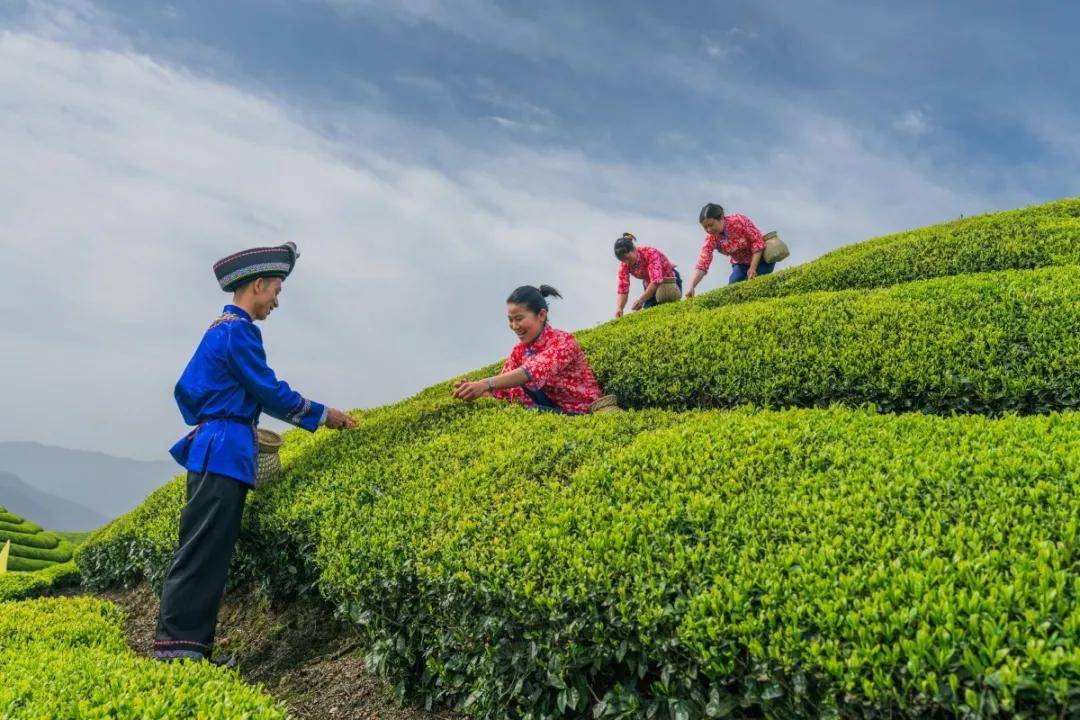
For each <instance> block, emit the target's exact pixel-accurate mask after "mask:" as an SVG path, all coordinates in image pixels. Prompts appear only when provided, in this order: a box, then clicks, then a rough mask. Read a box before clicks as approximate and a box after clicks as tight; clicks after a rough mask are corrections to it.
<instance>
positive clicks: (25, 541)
mask: <svg viewBox="0 0 1080 720" xmlns="http://www.w3.org/2000/svg"><path fill="white" fill-rule="evenodd" d="M9 541H10V543H11V547H10V550H9V553H10V555H9V557H8V562H7V569H8V570H12V571H27V570H44V569H46V568H50V567H52V566H54V565H58V564H62V563H66V562H69V561H70V560H71V554H72V551H73V550H74V545H73V544H72V543H71V542H70V541H69V540H66V539H64V538H62V537H60V536H58V535H57V534H56V533H51V532H46V531H45V530H43V529H42V527H41V526H40V525H38V524H37V523H34V522H31V521H30V520H26V519H24V518H21V517H19V516H18V515H15V514H14V513H10V512H8V511H7V508H5V507H4V506H3V505H0V547H3V546H4V545H5V544H6V543H7V542H9Z"/></svg>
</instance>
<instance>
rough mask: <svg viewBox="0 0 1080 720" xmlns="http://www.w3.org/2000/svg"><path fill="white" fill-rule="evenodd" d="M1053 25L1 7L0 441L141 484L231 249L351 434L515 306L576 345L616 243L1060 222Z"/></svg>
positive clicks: (954, 17)
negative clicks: (706, 209) (266, 254)
mask: <svg viewBox="0 0 1080 720" xmlns="http://www.w3.org/2000/svg"><path fill="white" fill-rule="evenodd" d="M1078 26H1080V9H1078V7H1077V6H1075V5H1072V4H1066V3H1037V2H1034V3H1026V4H1023V5H1021V4H1018V3H949V4H944V3H905V4H898V3H834V2H803V3H791V2H760V1H759V2H753V3H750V2H729V3H723V4H719V3H706V2H669V3H635V2H623V3H584V2H578V3H559V2H553V3H503V2H493V1H491V0H459V1H457V2H440V1H439V0H401V1H399V2H375V1H368V0H292V1H288V2H287V1H286V0H264V1H263V2H254V0H230V2H225V3H222V2H201V1H197V2H185V3H179V2H177V3H173V4H171V5H170V4H165V3H160V2H144V3H132V2H118V1H111V0H98V1H97V2H92V1H91V0H55V1H54V2H38V1H37V0H33V1H29V2H28V1H26V0H0V154H2V155H3V156H4V157H5V159H6V163H5V166H4V168H2V169H0V198H3V199H0V212H2V213H3V214H4V216H5V217H6V218H7V222H6V223H5V227H4V228H2V229H0V242H2V243H3V245H4V247H5V250H6V251H7V254H8V257H9V275H10V280H9V281H8V282H7V283H6V285H5V287H3V288H2V289H0V312H4V313H5V316H6V317H8V318H11V319H12V320H11V321H10V322H8V323H6V324H5V327H3V328H0V346H2V347H4V348H5V350H3V351H0V372H3V373H4V374H5V376H6V377H7V378H9V379H10V380H11V385H12V387H13V388H14V390H13V391H12V392H13V393H14V400H15V402H16V404H17V406H18V407H20V408H25V413H17V414H15V415H12V414H8V417H7V418H6V419H4V420H3V421H0V439H32V440H41V441H44V442H52V443H55V444H63V445H67V446H71V447H81V448H90V449H101V450H106V451H110V452H116V453H121V454H128V455H132V456H137V457H160V456H162V454H163V452H164V448H166V447H167V446H168V445H169V444H170V443H171V441H172V439H174V438H175V436H177V435H178V434H179V433H180V432H182V430H183V428H182V427H180V426H179V422H178V418H177V416H176V411H175V408H174V407H173V405H172V402H171V395H170V392H171V387H172V383H173V382H174V381H175V378H176V377H177V376H178V374H179V371H180V370H181V369H182V367H183V363H184V362H186V359H187V357H188V355H189V354H190V352H191V349H192V347H193V346H194V344H195V343H196V342H197V340H198V336H199V333H200V332H201V328H202V327H204V326H205V324H206V323H207V322H208V319H211V318H212V316H213V314H214V313H215V312H216V311H217V310H219V309H220V307H219V306H220V304H221V302H222V301H223V300H224V298H223V297H222V296H221V295H220V293H217V292H216V291H215V289H214V286H213V283H212V276H210V274H209V270H208V267H209V265H210V264H211V263H212V262H213V260H215V259H216V258H217V257H220V256H221V255H224V254H226V253H228V252H230V251H232V250H234V249H237V248H241V247H245V246H249V245H255V244H270V243H277V242H284V241H285V240H294V241H297V242H298V243H299V244H300V247H301V252H302V255H303V258H302V260H301V266H300V271H299V272H298V274H297V275H296V276H295V277H294V278H291V279H290V282H289V288H288V297H287V298H286V304H285V305H283V308H282V311H281V313H280V314H279V315H276V316H275V317H274V319H273V321H272V322H271V323H270V324H269V326H268V328H267V331H266V333H267V336H268V339H269V342H268V345H269V347H270V350H271V359H272V360H273V361H274V364H275V366H276V367H277V369H278V370H279V372H280V373H281V375H282V376H284V377H286V378H288V379H289V380H290V381H291V382H292V383H293V384H294V385H296V386H298V387H299V389H301V390H302V391H304V392H306V393H308V394H310V395H312V396H314V397H315V398H316V399H319V400H324V401H327V402H331V403H334V404H339V405H344V406H350V407H355V406H370V405H373V404H380V403H385V402H391V401H393V400H395V399H398V398H400V397H402V396H404V395H406V394H408V393H411V392H413V391H415V390H418V389H420V388H422V387H424V386H425V385H427V384H430V383H432V382H435V381H438V380H441V379H444V378H447V377H451V376H453V375H454V374H455V373H458V372H462V371H464V370H467V369H469V368H472V367H476V366H479V365H481V364H484V363H487V362H489V361H491V360H492V359H494V358H497V357H500V356H502V355H504V354H505V353H506V352H507V351H508V350H509V349H510V346H511V345H512V341H513V338H512V336H511V335H510V334H509V332H508V331H507V330H506V328H505V326H504V320H503V317H502V316H503V307H502V300H503V299H504V298H505V296H506V294H507V293H508V292H509V291H510V290H511V289H513V287H515V286H517V285H519V284H522V283H539V282H550V283H552V284H555V285H557V286H558V287H560V289H561V290H563V292H564V294H565V295H566V296H567V299H566V301H565V302H563V303H561V304H560V305H559V306H557V310H556V314H555V316H554V318H553V319H554V320H555V322H556V323H557V324H559V325H561V326H563V327H566V328H568V329H575V328H580V327H590V326H593V325H595V324H597V323H599V322H602V321H605V320H606V319H607V318H609V317H610V315H611V312H612V310H613V308H614V285H615V269H616V268H615V263H614V259H613V258H612V257H611V250H610V246H611V242H612V241H613V240H614V238H615V237H617V236H618V235H619V234H620V233H622V232H623V231H626V230H629V231H632V232H634V233H635V234H637V235H638V237H639V238H640V239H641V240H642V242H646V243H648V244H653V245H657V246H659V247H661V248H662V249H664V250H665V251H667V253H668V254H669V255H670V256H671V257H672V258H673V260H675V261H676V262H677V263H678V264H679V266H680V267H681V268H682V269H684V270H686V271H688V270H689V269H690V267H691V266H692V263H693V261H694V259H695V257H696V254H697V249H698V246H699V244H700V241H701V233H700V231H699V229H698V227H697V225H696V216H697V211H698V209H699V208H700V206H701V205H702V204H703V203H704V202H708V201H714V202H720V203H722V204H724V205H725V206H726V207H728V208H729V209H731V210H735V211H742V212H745V213H747V214H749V215H750V216H751V217H752V218H753V219H754V220H755V221H757V222H758V224H759V225H761V226H762V227H763V228H767V229H777V230H779V231H780V232H781V234H782V235H783V236H784V237H785V238H786V239H788V241H789V244H790V245H791V247H792V250H793V257H792V262H801V261H805V260H809V259H811V258H813V257H816V256H818V255H820V254H821V253H823V252H825V251H827V250H829V249H831V248H834V247H838V246H840V245H845V244H848V243H852V242H857V241H859V240H863V239H866V238H869V237H872V236H875V235H880V234H884V233H887V232H892V231H896V230H901V229H905V228H909V227H916V226H920V225H925V224H928V223H932V222H938V221H942V220H948V219H952V218H956V217H959V216H960V215H969V214H974V213H980V212H987V211H992V210H999V209H1006V208H1011V207H1018V206H1023V205H1027V204H1031V203H1034V202H1039V201H1044V200H1051V199H1056V198H1060V197H1066V196H1070V195H1075V194H1076V187H1077V180H1078V179H1080V135H1077V133H1076V128H1077V127H1080V103H1078V102H1077V101H1076V99H1075V98H1077V97H1080V72H1078V70H1080V68H1078V67H1077V61H1076V59H1075V55H1076V53H1075V51H1074V49H1073V47H1072V44H1073V38H1072V35H1073V34H1074V30H1075V28H1076V27H1078ZM714 267H716V266H714ZM721 275H722V273H719V272H714V273H712V274H711V275H710V277H709V278H708V279H707V280H706V282H705V287H706V288H710V287H715V286H716V285H717V284H719V283H720V282H722V280H723V278H722V277H721ZM45 287H47V288H49V292H47V293H44V294H43V293H42V288H45ZM42 314H44V315H46V316H47V317H49V318H50V319H51V323H49V324H46V325H43V324H42V323H41V322H39V321H38V319H37V318H38V317H39V316H41V315H42ZM57 407H62V408H64V411H65V412H66V413H71V415H70V416H69V417H70V421H69V422H65V423H61V424H56V423H53V422H50V420H49V418H50V417H52V413H54V412H55V408H57ZM115 407H120V408H123V409H124V410H123V411H122V412H116V411H115V410H109V422H108V423H104V424H103V423H102V422H101V419H102V417H103V413H104V412H105V409H106V408H115Z"/></svg>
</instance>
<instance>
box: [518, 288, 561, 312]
mask: <svg viewBox="0 0 1080 720" xmlns="http://www.w3.org/2000/svg"><path fill="white" fill-rule="evenodd" d="M549 297H557V298H561V297H562V295H561V294H560V293H559V291H558V290H556V289H555V288H553V287H551V286H550V285H541V286H540V287H533V286H532V285H522V286H521V287H519V288H518V289H517V290H515V291H514V292H512V293H510V297H508V298H506V302H507V303H513V304H515V305H524V306H525V307H527V308H529V311H530V312H534V313H538V312H540V311H541V310H547V309H548V304H547V299H546V298H549Z"/></svg>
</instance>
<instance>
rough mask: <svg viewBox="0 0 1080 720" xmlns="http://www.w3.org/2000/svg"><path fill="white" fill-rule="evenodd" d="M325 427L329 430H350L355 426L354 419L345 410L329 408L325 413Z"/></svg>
mask: <svg viewBox="0 0 1080 720" xmlns="http://www.w3.org/2000/svg"><path fill="white" fill-rule="evenodd" d="M326 427H328V428H330V429H331V430H351V429H353V428H354V427H356V420H353V417H352V415H350V414H348V413H347V412H343V411H341V410H338V409H337V408H330V410H329V412H327V413H326Z"/></svg>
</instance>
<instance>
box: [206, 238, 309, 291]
mask: <svg viewBox="0 0 1080 720" xmlns="http://www.w3.org/2000/svg"><path fill="white" fill-rule="evenodd" d="M298 257H300V252H299V251H298V250H297V249H296V243H292V242H287V243H285V244H284V245H278V246H277V247H261V248H251V249H250V250H242V251H240V252H238V253H234V254H232V255H229V256H228V257H224V258H221V259H220V260H218V261H217V262H216V263H214V274H215V275H216V276H217V280H218V284H220V285H221V289H222V290H224V291H225V292H233V291H234V290H236V288H237V287H239V286H240V285H242V284H243V283H245V282H247V281H248V280H254V279H255V278H260V277H279V278H281V279H282V280H284V279H285V278H287V277H288V276H289V273H291V272H292V271H293V267H295V266H296V259H297V258H298Z"/></svg>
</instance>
